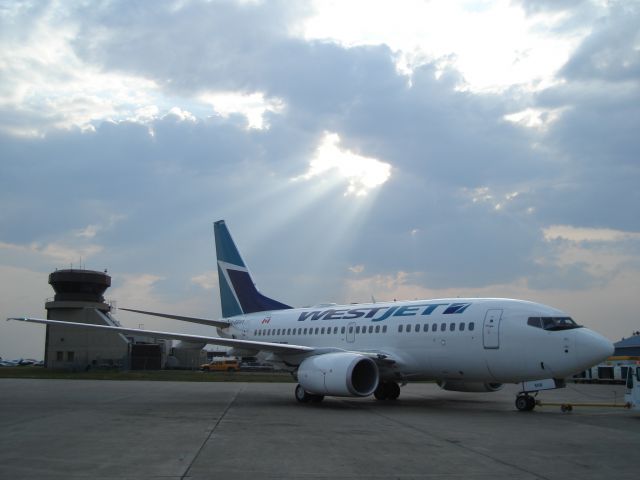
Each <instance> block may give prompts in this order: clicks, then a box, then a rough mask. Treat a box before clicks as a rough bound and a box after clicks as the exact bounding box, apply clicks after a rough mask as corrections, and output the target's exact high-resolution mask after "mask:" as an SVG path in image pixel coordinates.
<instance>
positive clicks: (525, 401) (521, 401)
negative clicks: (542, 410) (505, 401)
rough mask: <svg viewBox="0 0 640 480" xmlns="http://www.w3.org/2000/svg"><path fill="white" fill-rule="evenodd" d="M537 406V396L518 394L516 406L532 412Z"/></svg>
mask: <svg viewBox="0 0 640 480" xmlns="http://www.w3.org/2000/svg"><path fill="white" fill-rule="evenodd" d="M535 406H536V400H535V398H533V397H531V396H529V395H526V394H525V395H518V396H517V397H516V408H517V409H518V410H520V411H521V412H530V411H531V410H533V409H534V408H535Z"/></svg>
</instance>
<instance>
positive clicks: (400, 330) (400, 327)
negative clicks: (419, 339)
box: [398, 325, 402, 333]
mask: <svg viewBox="0 0 640 480" xmlns="http://www.w3.org/2000/svg"><path fill="white" fill-rule="evenodd" d="M398 332H400V333H402V325H398Z"/></svg>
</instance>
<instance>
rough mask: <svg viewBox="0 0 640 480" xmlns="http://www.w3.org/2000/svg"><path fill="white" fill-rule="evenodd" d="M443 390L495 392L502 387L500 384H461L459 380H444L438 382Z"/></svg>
mask: <svg viewBox="0 0 640 480" xmlns="http://www.w3.org/2000/svg"><path fill="white" fill-rule="evenodd" d="M438 386H439V387H440V388H441V389H443V390H449V391H452V392H497V391H498V390H500V389H501V388H502V387H503V386H504V385H503V384H502V383H483V382H461V381H460V380H444V381H440V382H438Z"/></svg>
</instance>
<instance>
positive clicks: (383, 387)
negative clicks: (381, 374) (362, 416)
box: [373, 382, 400, 400]
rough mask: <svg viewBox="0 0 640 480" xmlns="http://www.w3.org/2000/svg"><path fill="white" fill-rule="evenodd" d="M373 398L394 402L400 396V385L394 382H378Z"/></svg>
mask: <svg viewBox="0 0 640 480" xmlns="http://www.w3.org/2000/svg"><path fill="white" fill-rule="evenodd" d="M373 396H374V397H376V400H396V399H397V398H398V397H399V396H400V385H398V384H397V383H396V382H380V383H379V384H378V388H376V390H375V391H374V392H373Z"/></svg>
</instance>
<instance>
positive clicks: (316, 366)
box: [298, 352, 379, 397]
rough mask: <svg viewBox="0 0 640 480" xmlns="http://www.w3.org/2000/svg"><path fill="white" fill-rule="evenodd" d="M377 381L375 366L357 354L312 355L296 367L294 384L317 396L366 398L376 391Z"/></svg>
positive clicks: (367, 358) (371, 361)
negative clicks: (295, 382)
mask: <svg viewBox="0 0 640 480" xmlns="http://www.w3.org/2000/svg"><path fill="white" fill-rule="evenodd" d="M378 379H379V374H378V365H376V362H374V361H373V360H372V359H371V358H369V357H365V356H364V355H360V354H357V353H350V352H335V353H325V354H322V355H315V356H313V357H309V358H306V359H305V360H303V362H302V363H301V364H300V366H299V367H298V383H299V384H300V385H301V386H302V388H304V389H305V390H306V391H307V392H309V393H313V394H317V395H332V396H336V397H366V396H368V395H371V394H372V393H373V392H374V390H375V389H376V388H377V387H378Z"/></svg>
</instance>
